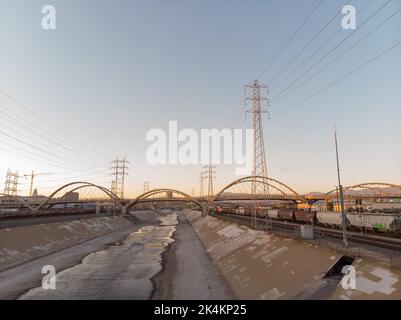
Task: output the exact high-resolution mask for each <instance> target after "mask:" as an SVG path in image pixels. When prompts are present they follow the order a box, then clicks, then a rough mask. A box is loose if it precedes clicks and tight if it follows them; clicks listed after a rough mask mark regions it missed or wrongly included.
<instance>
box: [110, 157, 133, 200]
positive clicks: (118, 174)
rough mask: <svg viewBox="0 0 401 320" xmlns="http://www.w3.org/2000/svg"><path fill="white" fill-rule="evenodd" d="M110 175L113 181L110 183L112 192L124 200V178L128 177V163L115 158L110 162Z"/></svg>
mask: <svg viewBox="0 0 401 320" xmlns="http://www.w3.org/2000/svg"><path fill="white" fill-rule="evenodd" d="M111 164H112V167H111V170H112V173H111V174H112V175H113V176H114V180H113V181H112V183H111V187H112V191H113V192H114V193H115V194H116V195H117V196H118V197H120V198H121V199H124V181H125V176H127V175H128V164H129V161H127V160H126V157H124V158H123V159H122V160H120V159H118V157H116V160H114V161H112V162H111Z"/></svg>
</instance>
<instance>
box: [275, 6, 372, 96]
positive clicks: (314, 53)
mask: <svg viewBox="0 0 401 320" xmlns="http://www.w3.org/2000/svg"><path fill="white" fill-rule="evenodd" d="M372 1H373V0H369V1H368V2H367V3H366V4H365V6H363V7H362V8H361V10H360V11H359V15H361V14H362V13H363V12H364V10H365V9H366V8H367V7H368V6H369V5H370V4H371V3H372ZM342 31H344V30H343V28H341V27H340V28H339V29H338V30H337V31H336V32H334V33H332V34H331V35H330V36H329V37H328V38H327V40H326V41H325V42H323V43H322V44H321V45H320V46H319V47H318V48H317V49H316V50H315V51H314V52H313V53H312V54H311V55H309V56H308V57H307V58H306V59H304V60H303V61H302V62H301V63H300V64H299V65H298V67H296V68H295V69H294V70H292V72H290V73H289V74H288V75H287V76H286V77H284V78H283V79H282V80H281V81H280V82H279V83H278V84H277V85H276V87H280V86H281V85H282V84H283V83H284V82H285V81H286V80H287V79H288V78H290V77H291V76H292V75H294V74H295V73H296V72H297V71H298V70H299V69H300V68H301V67H303V66H304V65H305V64H306V63H307V62H308V61H309V60H310V59H312V58H313V57H314V56H315V55H316V54H317V53H318V52H319V51H320V50H321V49H322V48H324V47H325V46H326V45H327V44H328V43H329V42H331V41H332V40H333V39H335V38H336V37H337V35H338V34H339V33H340V32H342ZM272 100H273V99H272Z"/></svg>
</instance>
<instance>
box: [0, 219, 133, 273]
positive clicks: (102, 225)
mask: <svg viewBox="0 0 401 320" xmlns="http://www.w3.org/2000/svg"><path fill="white" fill-rule="evenodd" d="M131 224H132V222H129V221H128V220H126V219H123V218H121V217H97V218H92V219H84V220H75V221H65V222H57V223H48V224H37V225H30V226H21V227H15V228H5V229H0V271H1V270H5V269H9V268H11V267H13V266H16V265H19V264H21V263H24V262H27V261H29V260H32V259H35V258H38V257H41V256H44V255H47V254H50V253H52V252H55V251H59V250H61V249H64V248H67V247H70V246H73V245H76V244H79V243H82V242H85V241H88V240H90V239H94V238H97V237H100V236H102V235H105V234H108V233H110V232H113V231H116V230H118V229H121V228H124V227H127V226H129V225H131Z"/></svg>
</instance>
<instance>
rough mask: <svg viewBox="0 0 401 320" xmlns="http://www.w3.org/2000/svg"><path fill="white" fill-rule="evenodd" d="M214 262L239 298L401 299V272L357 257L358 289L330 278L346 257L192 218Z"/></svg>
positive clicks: (212, 220) (300, 242)
mask: <svg viewBox="0 0 401 320" xmlns="http://www.w3.org/2000/svg"><path fill="white" fill-rule="evenodd" d="M187 217H188V220H189V221H190V222H191V223H192V226H193V228H194V229H195V231H196V233H197V234H198V236H199V238H200V239H201V241H202V243H203V245H204V246H205V248H206V250H207V252H208V254H209V255H210V257H211V259H212V260H213V262H214V263H215V265H216V266H217V268H218V269H219V271H220V273H221V274H222V275H223V277H224V278H225V280H226V281H227V283H228V284H229V286H230V287H231V288H232V290H233V291H234V293H235V295H236V296H237V297H238V298H240V299H344V300H348V299H401V282H400V281H399V280H400V277H401V270H399V269H396V268H391V267H389V266H386V265H382V264H380V263H378V262H375V261H372V260H369V259H366V258H360V257H354V258H355V260H354V262H353V264H352V265H353V266H354V267H355V270H356V288H355V289H347V290H345V289H343V288H342V286H341V284H340V282H341V278H342V276H341V277H333V278H330V277H325V275H326V273H327V272H328V271H329V270H330V269H331V268H332V266H333V265H334V264H335V263H336V262H337V261H338V260H339V259H340V258H341V256H342V254H341V253H339V252H337V251H334V250H332V249H329V248H326V247H320V246H318V245H313V244H311V243H308V242H306V241H303V240H295V239H289V238H285V237H281V236H278V235H274V234H269V233H266V232H264V231H255V230H252V229H250V228H248V227H246V226H243V225H238V224H236V223H233V222H229V221H226V220H222V219H218V218H216V217H211V216H208V217H200V216H199V215H198V214H197V213H196V212H188V213H187Z"/></svg>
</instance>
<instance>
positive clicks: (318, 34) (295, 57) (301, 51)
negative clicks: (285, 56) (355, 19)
mask: <svg viewBox="0 0 401 320" xmlns="http://www.w3.org/2000/svg"><path fill="white" fill-rule="evenodd" d="M348 3H350V1H349V2H348ZM340 13H341V9H340V10H338V11H337V13H336V14H335V15H334V16H333V17H332V18H331V19H330V20H329V21H328V22H327V23H326V24H325V25H324V26H323V27H322V28H321V29H320V30H319V32H318V33H316V35H315V36H314V37H313V38H312V39H311V40H310V41H309V42H308V43H307V44H306V45H305V46H304V47H303V48H302V49H301V50H300V51H299V52H298V53H297V54H296V55H295V56H294V57H293V58H292V59H291V61H290V62H289V63H288V64H287V65H286V66H285V67H284V68H283V69H281V71H280V72H278V73H277V74H276V75H275V76H274V77H273V79H272V80H271V81H270V82H269V84H270V85H272V83H273V82H274V81H276V79H277V78H278V77H280V76H281V75H282V74H283V73H284V72H285V71H286V70H287V69H288V68H289V67H290V66H291V65H292V64H293V63H294V61H295V60H296V59H298V57H299V56H300V55H301V54H302V53H303V52H304V51H305V50H306V49H308V48H309V46H310V45H311V44H312V43H313V42H314V41H315V40H316V39H317V38H318V37H319V36H320V34H321V33H322V32H323V31H324V30H325V29H326V28H327V27H328V26H329V25H330V24H331V23H332V22H333V21H334V19H336V18H337V16H338V15H339V14H340Z"/></svg>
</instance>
